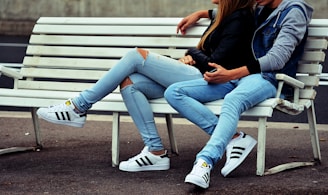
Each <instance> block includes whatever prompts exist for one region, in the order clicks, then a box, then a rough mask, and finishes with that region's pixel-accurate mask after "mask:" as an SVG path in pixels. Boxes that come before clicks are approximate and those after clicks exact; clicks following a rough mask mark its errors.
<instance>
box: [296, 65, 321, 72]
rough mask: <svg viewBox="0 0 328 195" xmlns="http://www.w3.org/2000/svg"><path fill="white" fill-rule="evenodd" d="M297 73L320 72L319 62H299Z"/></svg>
mask: <svg viewBox="0 0 328 195" xmlns="http://www.w3.org/2000/svg"><path fill="white" fill-rule="evenodd" d="M297 72H298V73H307V74H320V73H321V72H322V65H321V64H299V65H298V67H297Z"/></svg>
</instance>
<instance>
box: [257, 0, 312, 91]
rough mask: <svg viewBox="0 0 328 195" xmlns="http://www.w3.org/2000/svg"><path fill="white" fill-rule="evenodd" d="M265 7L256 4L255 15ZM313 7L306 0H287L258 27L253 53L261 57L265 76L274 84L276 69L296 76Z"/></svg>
mask: <svg viewBox="0 0 328 195" xmlns="http://www.w3.org/2000/svg"><path fill="white" fill-rule="evenodd" d="M262 9H263V7H260V6H259V7H257V8H256V10H255V18H257V17H258V15H259V14H260V12H261V10H262ZM312 11H313V9H312V8H311V7H310V6H309V5H307V4H306V3H305V2H304V1H303V0H284V1H282V3H281V4H280V5H279V6H278V7H277V8H276V9H275V10H274V11H273V12H272V13H271V14H270V16H269V17H268V18H267V19H266V20H265V22H263V23H262V24H260V25H259V26H258V28H257V29H256V31H255V34H254V37H253V41H252V48H253V55H254V57H255V58H256V59H258V61H259V64H260V67H261V72H262V75H263V77H264V78H265V79H267V80H269V81H270V82H271V83H272V84H273V85H275V86H277V80H276V78H275V74H276V73H284V74H287V75H289V76H292V77H295V76H296V69H297V64H298V61H299V59H300V58H301V56H302V54H303V50H304V45H305V41H306V38H307V27H308V24H309V22H310V19H311V16H312Z"/></svg>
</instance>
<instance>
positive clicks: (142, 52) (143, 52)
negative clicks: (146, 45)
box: [137, 48, 149, 59]
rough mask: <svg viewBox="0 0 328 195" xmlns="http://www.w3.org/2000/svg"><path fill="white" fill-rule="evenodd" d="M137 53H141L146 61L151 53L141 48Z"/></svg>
mask: <svg viewBox="0 0 328 195" xmlns="http://www.w3.org/2000/svg"><path fill="white" fill-rule="evenodd" d="M137 51H138V52H139V53H140V55H141V56H142V57H143V58H144V59H146V58H147V56H148V53H149V51H147V50H144V49H140V48H137Z"/></svg>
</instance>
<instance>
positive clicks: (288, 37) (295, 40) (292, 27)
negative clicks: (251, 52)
mask: <svg viewBox="0 0 328 195" xmlns="http://www.w3.org/2000/svg"><path fill="white" fill-rule="evenodd" d="M282 22H283V23H282V27H281V29H280V32H279V34H278V36H277V38H276V40H275V43H274V44H273V47H272V48H271V49H270V50H269V51H268V52H267V54H266V55H265V56H262V57H260V58H259V59H258V61H259V63H260V66H261V71H262V72H266V71H276V70H280V69H282V68H283V67H284V66H285V64H286V63H287V62H288V60H289V59H290V57H291V56H292V54H293V52H294V50H295V48H296V46H297V45H298V44H299V43H300V42H301V41H302V39H303V37H304V35H305V34H306V30H307V19H306V18H305V16H304V14H303V13H302V11H301V10H300V9H292V10H290V12H289V13H288V14H287V15H286V17H285V18H284V20H283V21H282Z"/></svg>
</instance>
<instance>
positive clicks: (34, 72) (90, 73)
mask: <svg viewBox="0 0 328 195" xmlns="http://www.w3.org/2000/svg"><path fill="white" fill-rule="evenodd" d="M106 72H107V71H106V70H104V71H101V70H87V71H86V70H73V69H71V70H69V69H44V68H22V71H21V74H22V75H24V76H25V77H35V78H49V79H51V78H58V79H72V80H73V79H77V80H98V79H99V78H100V77H101V76H103V75H104V74H105V73H106ZM54 82H56V81H54Z"/></svg>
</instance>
